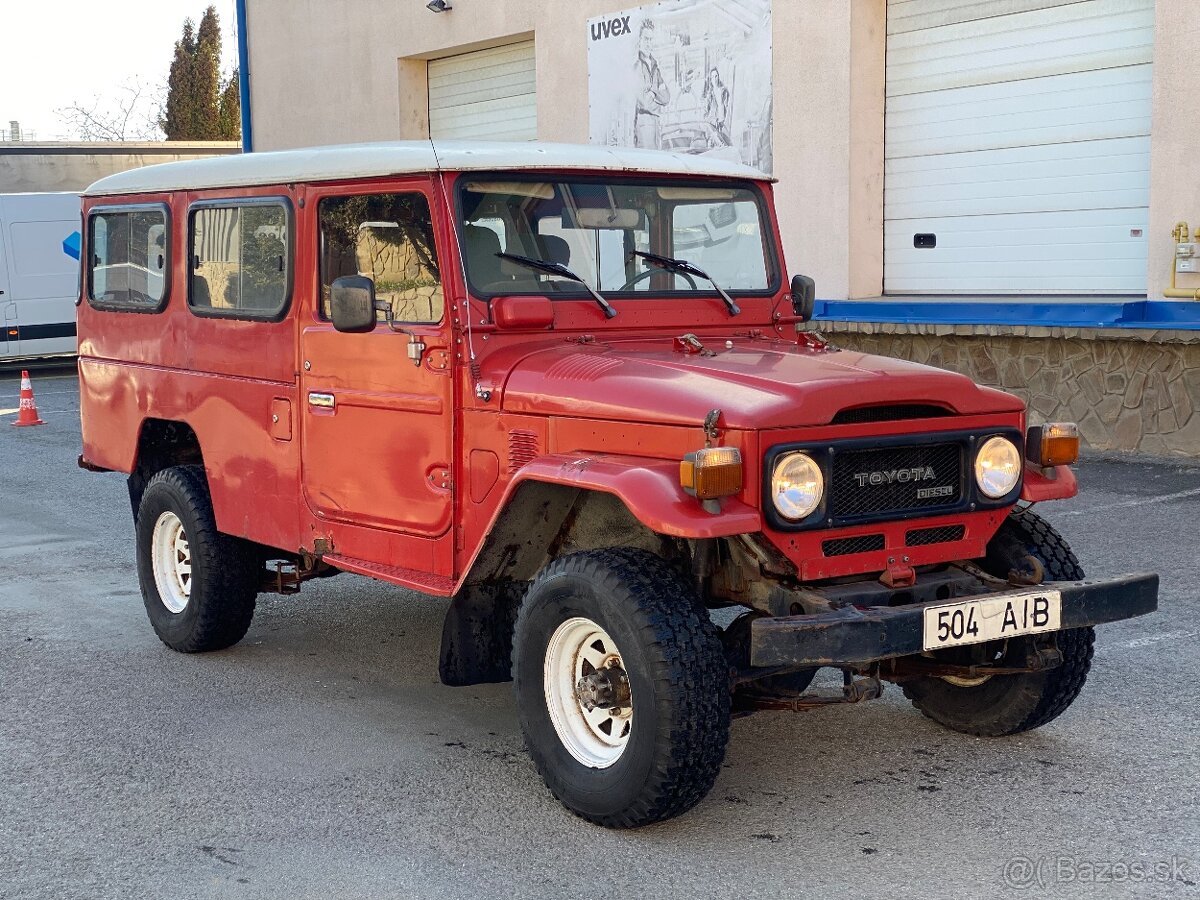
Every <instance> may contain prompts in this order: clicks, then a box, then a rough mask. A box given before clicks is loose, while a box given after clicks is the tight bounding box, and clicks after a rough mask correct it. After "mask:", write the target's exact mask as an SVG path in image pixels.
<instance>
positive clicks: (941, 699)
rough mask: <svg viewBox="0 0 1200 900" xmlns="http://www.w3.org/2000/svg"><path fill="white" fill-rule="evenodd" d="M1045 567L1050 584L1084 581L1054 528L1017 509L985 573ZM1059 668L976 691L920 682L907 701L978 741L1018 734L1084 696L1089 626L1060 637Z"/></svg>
mask: <svg viewBox="0 0 1200 900" xmlns="http://www.w3.org/2000/svg"><path fill="white" fill-rule="evenodd" d="M1026 554H1028V555H1030V556H1033V557H1034V558H1036V559H1037V560H1038V561H1039V562H1041V564H1042V566H1043V568H1044V569H1045V573H1046V580H1047V581H1078V580H1079V579H1081V578H1083V577H1084V575H1083V569H1082V568H1080V566H1079V560H1077V559H1076V558H1075V554H1074V553H1072V552H1071V548H1070V547H1069V546H1068V545H1067V542H1066V541H1065V540H1063V538H1062V536H1061V535H1060V534H1059V533H1058V532H1057V531H1055V530H1054V529H1053V528H1052V527H1051V526H1050V524H1049V523H1047V522H1046V521H1045V520H1044V519H1042V518H1041V517H1040V516H1038V515H1037V514H1035V513H1034V512H1032V511H1031V510H1028V509H1017V510H1013V512H1012V513H1011V514H1010V515H1009V517H1008V519H1006V520H1005V522H1004V524H1003V525H1001V526H1000V529H999V531H997V533H996V535H995V537H994V538H993V539H992V541H991V542H990V543H989V544H988V549H987V556H986V557H985V558H984V559H983V560H981V564H982V568H983V569H984V570H985V571H986V572H987V573H988V574H990V575H994V576H996V577H998V578H1005V577H1007V576H1008V574H1009V572H1010V571H1011V570H1012V569H1014V568H1018V567H1019V564H1020V562H1021V560H1022V558H1023V557H1024V556H1025V555H1026ZM1055 638H1056V641H1057V645H1058V650H1059V652H1060V653H1061V654H1062V664H1061V665H1059V666H1057V667H1056V668H1053V669H1049V670H1047V671H1045V672H1038V673H1028V674H1021V675H993V676H992V677H991V678H989V679H988V680H987V681H985V682H983V683H982V684H979V685H975V686H967V687H960V686H957V685H954V684H951V683H949V682H947V681H944V680H943V679H941V678H917V679H912V680H910V681H905V682H904V683H903V685H902V687H903V690H904V696H906V697H908V699H909V700H911V701H912V704H913V706H915V707H916V708H917V709H919V710H920V711H921V712H922V713H924V714H925V715H926V716H928V717H929V718H931V719H933V720H934V721H935V722H937V723H939V724H941V725H944V726H945V727H947V728H950V729H952V730H953V731H960V732H962V733H964V734H973V735H977V736H980V737H999V736H1002V735H1010V734H1019V733H1020V732H1022V731H1030V730H1032V729H1034V728H1039V727H1041V726H1042V725H1045V724H1046V723H1047V722H1050V721H1053V720H1054V719H1056V718H1058V717H1059V716H1060V715H1062V714H1063V712H1065V711H1066V709H1067V707H1068V706H1070V705H1071V703H1072V702H1073V701H1074V700H1075V698H1076V697H1078V696H1079V692H1080V691H1081V690H1082V689H1083V684H1084V682H1085V681H1086V680H1087V674H1088V670H1089V669H1090V668H1091V666H1092V650H1093V647H1092V645H1093V643H1094V641H1095V639H1096V632H1095V630H1094V629H1092V628H1090V627H1089V628H1073V629H1069V630H1067V631H1060V632H1058V633H1057V634H1056V635H1055ZM1019 640H1021V641H1029V640H1030V638H1020V639H1019Z"/></svg>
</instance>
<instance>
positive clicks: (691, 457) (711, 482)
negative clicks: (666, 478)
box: [679, 447, 742, 500]
mask: <svg viewBox="0 0 1200 900" xmlns="http://www.w3.org/2000/svg"><path fill="white" fill-rule="evenodd" d="M679 483H680V484H681V485H683V489H684V490H685V491H687V492H688V493H689V494H691V495H692V496H694V497H698V498H700V499H701V500H713V499H716V498H717V497H731V496H733V495H734V494H740V493H741V491H742V454H741V451H740V450H738V448H737V447H706V448H705V449H703V450H697V451H696V452H695V453H689V454H688V455H687V456H685V457H684V458H683V459H682V460H680V462H679Z"/></svg>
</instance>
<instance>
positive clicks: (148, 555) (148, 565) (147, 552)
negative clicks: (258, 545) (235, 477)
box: [135, 466, 262, 653]
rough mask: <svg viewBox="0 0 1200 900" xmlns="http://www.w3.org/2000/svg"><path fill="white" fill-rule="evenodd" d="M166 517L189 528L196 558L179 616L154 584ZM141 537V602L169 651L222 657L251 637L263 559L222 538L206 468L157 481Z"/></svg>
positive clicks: (143, 513)
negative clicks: (159, 528)
mask: <svg viewBox="0 0 1200 900" xmlns="http://www.w3.org/2000/svg"><path fill="white" fill-rule="evenodd" d="M167 511H169V512H173V513H174V514H175V515H176V516H178V517H179V520H180V521H181V522H182V523H183V528H184V533H185V535H186V538H187V542H188V545H189V548H190V551H191V567H192V574H191V594H190V597H189V598H188V602H187V606H185V607H184V609H183V610H182V611H181V612H178V613H175V612H172V611H171V610H170V609H168V608H167V606H166V603H165V602H164V601H163V599H162V597H161V596H160V595H159V591H158V586H157V584H156V583H155V578H154V562H153V559H152V547H151V544H152V538H153V533H154V527H155V523H156V522H157V521H158V518H159V517H160V516H161V515H162V514H163V513H164V512H167ZM135 532H136V535H137V567H138V581H139V582H140V584H141V589H142V600H143V601H144V602H145V604H146V612H147V614H148V615H149V617H150V624H151V625H153V626H154V632H155V633H156V634H157V635H158V637H159V639H160V640H161V641H162V642H163V643H164V644H166V645H167V646H168V647H170V648H171V649H172V650H177V651H179V652H180V653H204V652H207V651H210V650H224V649H225V648H226V647H231V646H233V645H234V644H236V643H237V642H238V641H240V640H241V639H242V638H243V637H244V636H245V634H246V630H247V629H248V628H249V627H250V621H251V619H252V618H253V617H254V603H255V598H256V596H257V595H258V586H259V579H260V577H261V574H262V566H261V559H260V557H261V554H259V553H256V552H255V549H254V545H253V544H250V543H249V542H248V541H244V540H241V539H239V538H236V537H232V536H230V535H227V534H222V533H221V532H219V531H217V525H216V519H215V518H214V516H213V507H212V499H211V497H210V496H209V493H208V482H207V480H206V479H205V477H204V467H203V466H175V467H172V468H169V469H163V470H162V471H160V472H158V473H157V474H156V475H155V476H154V477H153V478H151V479H150V482H149V483H148V484H147V485H146V490H145V493H143V494H142V500H141V503H140V505H139V507H138V515H137V521H136V523H135Z"/></svg>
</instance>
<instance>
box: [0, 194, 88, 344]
mask: <svg viewBox="0 0 1200 900" xmlns="http://www.w3.org/2000/svg"><path fill="white" fill-rule="evenodd" d="M79 223H80V218H79V195H78V194H65V193H54V194H0V362H4V361H7V360H11V359H16V358H18V357H46V356H60V355H69V354H73V353H74V352H75V299H76V298H77V297H78V296H79Z"/></svg>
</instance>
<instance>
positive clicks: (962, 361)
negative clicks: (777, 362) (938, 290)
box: [813, 322, 1200, 457]
mask: <svg viewBox="0 0 1200 900" xmlns="http://www.w3.org/2000/svg"><path fill="white" fill-rule="evenodd" d="M813 330H815V331H819V332H822V333H823V334H824V335H825V336H826V337H827V338H828V339H829V340H830V341H831V342H832V343H833V344H834V345H835V346H838V347H842V348H844V349H846V350H858V351H862V352H866V353H877V354H880V355H882V356H893V357H898V358H900V359H908V360H912V361H914V362H919V363H925V364H927V365H931V366H937V367H939V368H943V369H949V370H950V371H952V372H960V373H962V374H964V375H967V376H969V377H970V378H971V379H973V380H974V381H976V382H978V383H979V384H984V385H988V386H989V387H996V388H1000V389H1002V390H1005V391H1009V392H1011V393H1013V394H1016V395H1017V396H1019V397H1021V398H1022V399H1023V400H1024V401H1025V403H1026V404H1027V405H1028V407H1029V421H1030V423H1031V424H1038V423H1040V422H1046V421H1071V422H1077V423H1078V424H1079V431H1080V434H1081V435H1082V437H1083V439H1084V442H1085V444H1086V446H1087V447H1089V448H1091V449H1093V450H1117V451H1124V452H1135V453H1145V454H1150V455H1154V456H1180V457H1183V456H1187V457H1200V333H1197V332H1194V331H1157V330H1148V329H1146V330H1142V329H1121V330H1119V331H1118V330H1110V329H1099V328H1060V327H1045V326H997V325H932V324H891V323H873V322H821V323H816V327H815V328H813Z"/></svg>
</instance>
